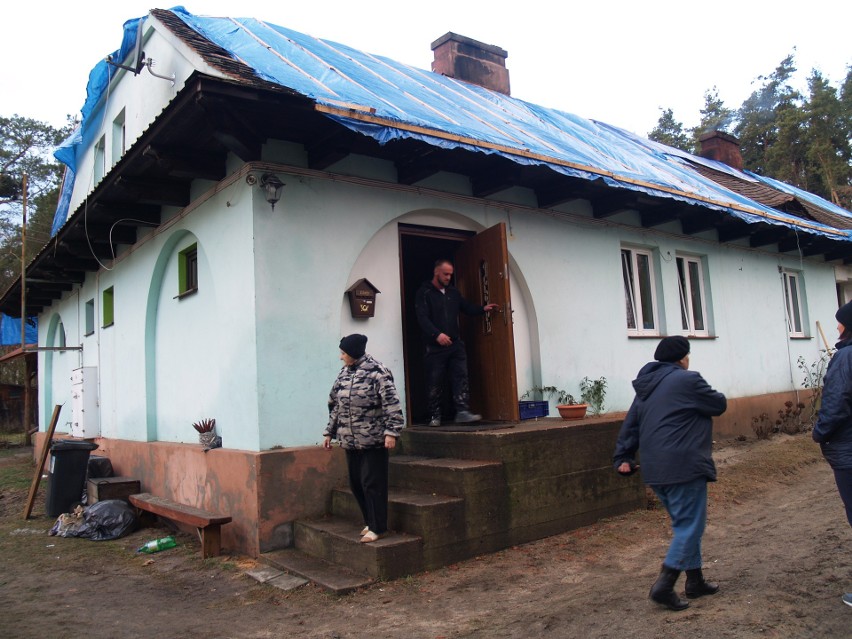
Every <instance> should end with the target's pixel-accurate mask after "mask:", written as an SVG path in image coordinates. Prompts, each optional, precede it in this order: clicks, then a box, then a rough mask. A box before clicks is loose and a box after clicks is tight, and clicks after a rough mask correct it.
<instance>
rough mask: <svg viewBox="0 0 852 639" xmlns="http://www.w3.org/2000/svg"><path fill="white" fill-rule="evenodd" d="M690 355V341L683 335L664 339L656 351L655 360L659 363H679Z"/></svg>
mask: <svg viewBox="0 0 852 639" xmlns="http://www.w3.org/2000/svg"><path fill="white" fill-rule="evenodd" d="M687 355H689V340H688V339H686V338H685V337H683V336H681V335H673V336H671V337H664V338H663V339H661V340H660V343H659V344H658V345H657V350H656V351H654V359H655V360H657V361H658V362H679V361H680V360H682V359H683V358H684V357H686V356H687Z"/></svg>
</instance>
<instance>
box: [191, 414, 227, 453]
mask: <svg viewBox="0 0 852 639" xmlns="http://www.w3.org/2000/svg"><path fill="white" fill-rule="evenodd" d="M192 427H193V428H194V429H195V430H196V431H197V432H198V443H200V444H201V445H202V446H204V452H207V451H208V450H210V449H211V448H219V447H220V446H221V445H222V438H221V437H219V436H218V435H217V434H216V420H215V419H213V418H211V417H207V418H205V419H202V420H200V421H197V422H194V423H193V424H192Z"/></svg>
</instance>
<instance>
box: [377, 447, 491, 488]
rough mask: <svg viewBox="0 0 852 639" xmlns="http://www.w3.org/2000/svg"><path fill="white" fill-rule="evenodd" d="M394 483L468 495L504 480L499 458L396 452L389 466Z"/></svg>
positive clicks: (389, 476) (403, 486)
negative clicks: (479, 458)
mask: <svg viewBox="0 0 852 639" xmlns="http://www.w3.org/2000/svg"><path fill="white" fill-rule="evenodd" d="M388 479H389V482H390V484H391V486H396V487H399V488H406V489H408V490H415V491H421V492H429V493H437V494H441V495H452V496H454V497H462V498H467V497H469V496H470V495H472V494H477V493H487V492H488V491H491V490H493V489H494V487H495V486H497V485H499V484H502V483H505V478H504V477H503V464H502V463H501V462H498V461H479V460H474V459H450V458H447V457H439V458H434V457H418V456H414V455H394V456H392V457H391V458H390V464H389V466H388Z"/></svg>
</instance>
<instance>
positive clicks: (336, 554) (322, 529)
mask: <svg viewBox="0 0 852 639" xmlns="http://www.w3.org/2000/svg"><path fill="white" fill-rule="evenodd" d="M362 527H363V526H362V525H361V524H359V523H354V522H352V521H351V520H347V519H342V518H340V517H323V518H321V519H311V520H300V521H297V522H295V525H294V537H295V547H296V548H297V549H299V550H301V551H302V552H304V553H306V554H308V555H311V556H313V557H318V558H320V559H323V560H325V561H328V562H332V563H335V564H340V565H341V566H345V567H346V568H349V569H350V570H353V571H355V572H358V573H363V574H366V575H369V576H370V577H372V578H373V579H397V578H399V577H404V576H406V575H411V574H414V573H417V572H421V571H422V570H423V540H422V539H421V538H420V537H418V536H416V535H409V534H406V533H399V532H389V533H388V534H387V535H386V536H385V537H382V538H381V539H379V540H378V541H374V542H373V543H370V544H362V543H360V539H361V535H360V532H361V528H362Z"/></svg>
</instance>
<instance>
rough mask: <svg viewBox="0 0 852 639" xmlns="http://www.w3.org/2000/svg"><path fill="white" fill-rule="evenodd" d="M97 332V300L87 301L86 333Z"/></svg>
mask: <svg viewBox="0 0 852 639" xmlns="http://www.w3.org/2000/svg"><path fill="white" fill-rule="evenodd" d="M94 332H95V300H94V299H91V300H89V301H88V302H86V335H91V334H92V333H94Z"/></svg>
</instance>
